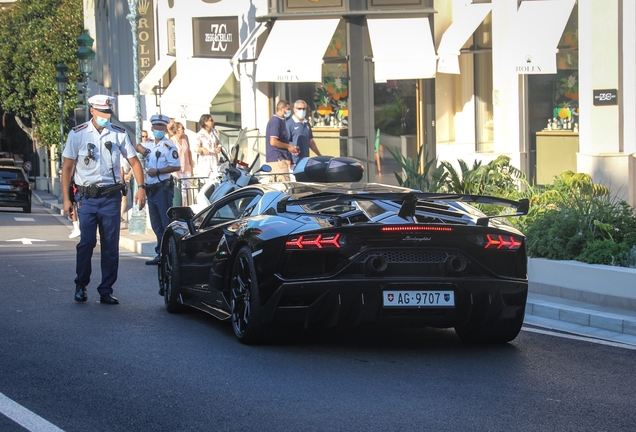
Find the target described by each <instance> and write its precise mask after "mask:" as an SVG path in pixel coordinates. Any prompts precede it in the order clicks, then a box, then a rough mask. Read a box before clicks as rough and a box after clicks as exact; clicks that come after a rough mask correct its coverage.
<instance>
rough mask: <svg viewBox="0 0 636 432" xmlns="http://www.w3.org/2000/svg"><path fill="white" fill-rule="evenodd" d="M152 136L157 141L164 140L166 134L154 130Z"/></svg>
mask: <svg viewBox="0 0 636 432" xmlns="http://www.w3.org/2000/svg"><path fill="white" fill-rule="evenodd" d="M152 135H153V136H154V137H155V138H157V139H162V138H163V137H164V136H165V135H166V133H165V132H163V131H157V130H153V131H152Z"/></svg>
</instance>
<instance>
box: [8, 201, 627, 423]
mask: <svg viewBox="0 0 636 432" xmlns="http://www.w3.org/2000/svg"><path fill="white" fill-rule="evenodd" d="M33 209H34V213H33V214H31V215H24V214H21V213H20V212H19V211H2V209H0V270H1V273H0V286H1V287H2V288H1V290H2V294H3V296H2V299H3V300H2V302H0V323H1V324H0V376H1V377H2V378H1V379H0V431H9V432H12V431H25V430H30V431H55V430H63V431H68V432H70V431H91V432H97V431H212V430H214V431H234V430H241V431H301V430H302V431H376V430H378V431H380V430H381V431H429V430H431V431H433V430H434V431H459V430H461V431H473V430H474V431H552V430H554V431H623V430H625V431H627V430H635V426H634V424H636V410H634V404H635V402H636V377H635V375H634V373H633V372H634V370H636V351H634V350H633V349H627V348H624V347H618V346H609V345H603V344H599V343H593V342H591V341H586V340H576V339H569V338H564V337H560V336H559V335H549V334H541V333H536V332H534V331H529V330H531V329H528V330H524V331H522V332H521V334H520V336H519V337H518V338H517V339H516V340H515V341H513V342H512V343H510V344H507V345H503V346H495V347H480V346H477V347H475V346H466V345H464V344H462V343H461V342H460V341H459V339H458V338H457V337H456V336H455V333H454V332H453V331H452V330H436V329H424V330H388V329H383V330H373V331H371V330H367V331H345V332H343V331H340V332H316V333H311V334H307V335H305V337H303V338H301V339H295V340H290V341H289V342H287V343H280V344H277V345H270V346H257V347H249V346H244V345H241V344H240V343H238V342H237V341H236V340H235V338H234V335H233V333H232V330H231V327H230V326H229V324H228V323H224V322H219V321H216V320H215V319H213V318H212V317H209V316H207V315H205V314H203V313H200V312H195V311H193V312H189V313H185V314H180V315H171V314H168V313H167V312H166V311H165V310H164V308H163V300H162V298H161V297H159V296H158V295H157V282H156V267H149V266H145V265H144V262H143V259H141V257H139V256H137V255H135V254H132V253H123V252H122V254H121V257H120V272H119V280H118V282H117V284H116V286H115V295H116V296H117V297H118V298H119V300H120V302H121V304H120V305H117V306H109V305H102V304H100V303H98V296H97V291H96V289H95V287H96V285H97V283H98V282H97V281H98V280H99V247H98V248H97V249H96V253H95V255H94V258H93V276H94V277H93V281H92V282H91V284H90V286H89V288H88V296H89V300H88V302H87V303H86V304H76V303H75V302H74V301H73V293H74V284H73V277H74V268H75V244H76V243H77V240H70V239H68V238H67V236H68V234H69V232H70V228H69V226H68V222H67V221H65V220H63V219H62V218H60V217H59V216H55V215H52V214H51V213H49V211H48V210H45V209H43V208H42V207H40V206H37V205H35V203H34V207H33ZM16 218H18V219H19V220H16ZM28 219H33V220H28ZM25 238H27V239H36V240H44V241H40V242H33V241H32V242H31V243H32V244H23V243H29V241H24V240H22V241H10V240H16V239H25ZM19 424H23V425H26V427H23V426H20V425H19Z"/></svg>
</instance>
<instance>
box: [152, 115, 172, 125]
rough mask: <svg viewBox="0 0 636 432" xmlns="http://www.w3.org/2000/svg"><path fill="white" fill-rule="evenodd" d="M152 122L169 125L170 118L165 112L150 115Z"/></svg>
mask: <svg viewBox="0 0 636 432" xmlns="http://www.w3.org/2000/svg"><path fill="white" fill-rule="evenodd" d="M150 123H151V124H153V125H158V126H168V124H169V123H170V118H169V117H168V116H166V115H163V114H155V115H153V116H152V117H150Z"/></svg>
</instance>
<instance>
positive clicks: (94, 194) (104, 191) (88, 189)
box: [77, 183, 124, 198]
mask: <svg viewBox="0 0 636 432" xmlns="http://www.w3.org/2000/svg"><path fill="white" fill-rule="evenodd" d="M123 189H124V185H123V184H121V183H116V184H113V185H108V186H97V185H89V186H77V190H78V192H79V193H80V194H82V195H84V196H86V197H89V198H99V197H103V196H109V195H112V194H114V193H116V192H119V191H122V190H123Z"/></svg>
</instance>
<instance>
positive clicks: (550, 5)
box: [507, 0, 575, 74]
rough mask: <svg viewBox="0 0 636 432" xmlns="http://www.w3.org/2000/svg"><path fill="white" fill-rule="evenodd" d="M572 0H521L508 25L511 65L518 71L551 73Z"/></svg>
mask: <svg viewBox="0 0 636 432" xmlns="http://www.w3.org/2000/svg"><path fill="white" fill-rule="evenodd" d="M574 2H575V0H549V1H524V2H523V3H521V6H520V7H519V10H518V11H517V15H516V17H515V21H514V22H513V23H512V24H513V25H512V26H511V27H510V34H511V37H510V38H509V40H510V43H509V45H508V51H507V52H508V55H509V57H510V59H511V65H510V68H511V69H512V71H514V72H516V73H518V74H553V73H556V71H557V64H556V63H557V62H556V52H557V46H558V44H559V40H560V39H561V36H562V35H563V30H564V29H565V25H566V24H567V22H568V19H569V18H570V14H571V13H572V8H573V7H574Z"/></svg>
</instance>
